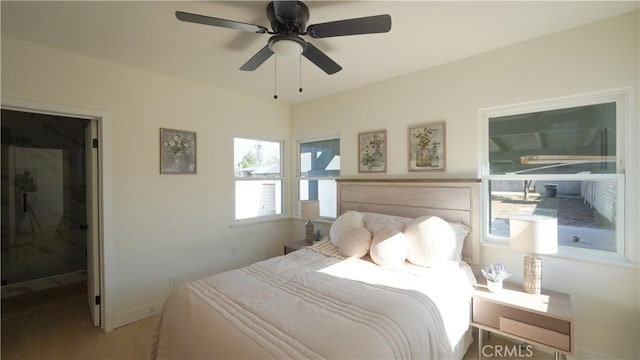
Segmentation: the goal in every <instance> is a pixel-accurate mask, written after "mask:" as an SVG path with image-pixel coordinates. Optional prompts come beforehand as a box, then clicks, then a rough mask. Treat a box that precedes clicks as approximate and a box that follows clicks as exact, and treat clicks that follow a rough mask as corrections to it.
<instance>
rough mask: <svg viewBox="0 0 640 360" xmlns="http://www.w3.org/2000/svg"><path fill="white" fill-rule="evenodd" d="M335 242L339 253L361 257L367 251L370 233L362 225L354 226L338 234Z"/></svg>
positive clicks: (369, 244)
mask: <svg viewBox="0 0 640 360" xmlns="http://www.w3.org/2000/svg"><path fill="white" fill-rule="evenodd" d="M337 242H338V244H337V246H338V252H339V253H340V255H342V256H344V257H357V258H361V257H363V256H365V255H367V253H368V252H369V247H370V246H371V233H370V232H369V230H367V229H365V228H363V227H354V228H351V229H349V230H347V231H346V232H345V233H344V234H342V235H340V236H339V237H338V241H337Z"/></svg>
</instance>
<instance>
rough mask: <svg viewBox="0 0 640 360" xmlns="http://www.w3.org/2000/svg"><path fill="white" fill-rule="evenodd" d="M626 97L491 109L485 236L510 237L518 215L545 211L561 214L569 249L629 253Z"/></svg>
mask: <svg viewBox="0 0 640 360" xmlns="http://www.w3.org/2000/svg"><path fill="white" fill-rule="evenodd" d="M624 99H625V96H624V94H620V93H617V94H614V93H611V94H609V95H607V96H602V94H600V95H599V96H595V95H594V96H581V97H572V98H568V99H560V100H555V101H548V102H540V103H536V104H526V106H513V107H507V108H499V109H495V110H487V111H485V112H484V114H483V121H484V126H485V133H486V137H485V149H486V151H485V161H484V166H483V179H484V183H485V191H486V193H487V195H488V196H486V197H485V199H487V200H488V201H487V203H486V208H485V209H486V211H485V224H487V226H485V239H487V240H488V241H495V242H500V241H503V242H506V241H507V240H508V237H509V217H510V216H512V215H516V214H540V215H548V216H553V217H556V218H557V219H558V245H559V249H560V250H559V251H560V253H561V254H562V253H564V254H569V253H572V254H578V256H581V255H587V254H590V255H595V256H596V257H620V256H623V255H624V174H623V169H621V166H620V164H622V162H621V151H620V149H623V147H622V146H621V145H622V144H621V141H622V140H621V139H622V136H621V130H620V129H621V124H622V119H621V118H622V114H623V113H624V111H623V108H624V106H623V104H624ZM523 110H524V111H523Z"/></svg>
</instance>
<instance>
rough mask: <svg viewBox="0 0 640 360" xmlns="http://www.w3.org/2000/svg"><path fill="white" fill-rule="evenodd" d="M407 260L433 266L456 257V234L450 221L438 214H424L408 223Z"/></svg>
mask: <svg viewBox="0 0 640 360" xmlns="http://www.w3.org/2000/svg"><path fill="white" fill-rule="evenodd" d="M404 234H405V235H406V236H407V238H409V252H408V253H407V260H409V261H410V262H412V263H414V264H416V265H420V266H426V267H429V266H433V265H436V264H439V263H442V262H445V261H447V260H450V259H452V258H454V257H455V254H454V252H455V249H456V236H455V233H454V232H453V229H451V226H450V225H449V223H448V222H446V221H444V220H443V219H441V218H439V217H437V216H422V217H419V218H417V219H415V220H414V221H412V222H411V223H409V224H407V226H406V227H405V229H404Z"/></svg>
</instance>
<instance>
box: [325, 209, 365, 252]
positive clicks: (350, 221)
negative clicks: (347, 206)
mask: <svg viewBox="0 0 640 360" xmlns="http://www.w3.org/2000/svg"><path fill="white" fill-rule="evenodd" d="M363 227H364V220H363V218H362V214H361V213H359V212H357V211H353V210H349V211H347V212H345V213H344V214H342V215H340V216H338V218H337V219H336V220H335V221H334V222H333V224H331V228H330V229H329V237H331V242H332V243H333V245H335V246H338V239H339V238H340V236H342V234H344V233H346V232H347V231H349V230H351V229H353V228H363Z"/></svg>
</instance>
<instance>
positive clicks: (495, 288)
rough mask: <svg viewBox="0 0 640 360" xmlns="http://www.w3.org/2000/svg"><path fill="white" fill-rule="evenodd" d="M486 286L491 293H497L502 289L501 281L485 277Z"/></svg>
mask: <svg viewBox="0 0 640 360" xmlns="http://www.w3.org/2000/svg"><path fill="white" fill-rule="evenodd" d="M487 288H488V289H489V291H491V292H492V293H497V292H500V291H502V281H491V280H489V279H487Z"/></svg>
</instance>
